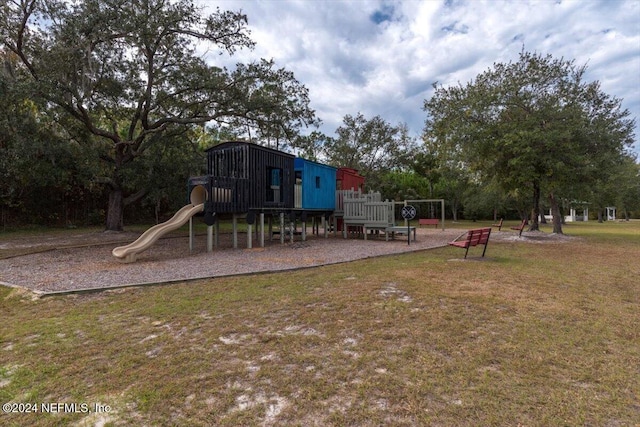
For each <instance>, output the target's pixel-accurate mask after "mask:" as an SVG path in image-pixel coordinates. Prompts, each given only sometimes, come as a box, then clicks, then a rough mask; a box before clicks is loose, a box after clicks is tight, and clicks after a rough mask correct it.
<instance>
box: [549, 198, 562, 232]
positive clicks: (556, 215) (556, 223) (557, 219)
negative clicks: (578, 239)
mask: <svg viewBox="0 0 640 427" xmlns="http://www.w3.org/2000/svg"><path fill="white" fill-rule="evenodd" d="M549 202H551V215H552V216H553V232H554V233H555V234H564V233H563V232H562V214H561V213H560V205H559V204H558V200H557V199H556V197H555V196H554V194H553V193H550V194H549Z"/></svg>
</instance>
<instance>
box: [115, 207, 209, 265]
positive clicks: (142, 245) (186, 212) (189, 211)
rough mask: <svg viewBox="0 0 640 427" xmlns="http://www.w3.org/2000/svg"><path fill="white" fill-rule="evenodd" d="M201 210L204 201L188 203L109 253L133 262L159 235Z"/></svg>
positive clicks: (179, 225) (174, 228) (183, 222)
mask: <svg viewBox="0 0 640 427" xmlns="http://www.w3.org/2000/svg"><path fill="white" fill-rule="evenodd" d="M203 210H204V203H200V204H199V205H195V206H194V205H192V204H188V205H186V206H184V207H183V208H181V209H180V210H179V211H178V212H176V214H175V215H174V216H173V217H171V219H170V220H168V221H166V222H163V223H161V224H157V225H154V226H153V227H151V228H150V229H148V230H147V231H145V232H144V233H142V235H141V236H140V237H138V238H137V239H136V241H135V242H133V243H130V244H128V245H126V246H119V247H117V248H115V249H113V250H112V251H111V254H113V256H114V257H116V258H119V259H120V260H121V261H124V262H134V261H135V260H136V255H137V254H139V253H140V252H142V251H145V250H147V249H149V247H150V246H151V245H153V244H154V243H155V242H156V240H158V239H159V238H160V236H162V235H164V234H167V233H168V232H170V231H173V230H176V229H178V228H180V227H182V226H183V225H184V224H185V223H186V222H187V221H189V218H191V217H192V216H194V215H195V214H197V213H198V212H202V211H203Z"/></svg>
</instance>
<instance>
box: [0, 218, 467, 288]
mask: <svg viewBox="0 0 640 427" xmlns="http://www.w3.org/2000/svg"><path fill="white" fill-rule="evenodd" d="M460 233H461V231H460V230H445V231H443V230H436V229H433V228H431V229H426V228H423V229H418V236H417V241H416V242H411V245H407V240H406V237H404V236H400V237H398V238H396V240H393V241H388V242H387V241H385V240H384V238H379V239H369V240H367V241H364V240H363V239H355V238H350V239H343V238H341V237H333V236H330V237H329V238H326V239H325V238H323V237H318V236H307V240H306V241H304V242H302V241H299V240H296V241H295V242H293V243H285V244H284V245H281V244H280V242H279V241H273V242H267V246H266V247H265V248H254V249H235V250H234V249H231V242H230V236H229V235H221V236H220V248H219V249H215V250H214V251H213V252H212V253H207V251H206V236H196V238H195V248H194V251H193V253H191V254H189V244H188V239H187V238H186V237H172V238H166V239H161V240H159V241H158V242H157V243H156V244H155V245H154V246H152V247H151V248H150V249H149V250H147V251H145V252H143V253H142V254H140V255H139V257H138V261H136V262H135V263H131V264H123V263H121V262H119V261H118V260H117V259H115V258H114V257H113V256H112V255H111V250H112V249H113V248H114V247H116V246H120V245H121V243H117V242H115V239H120V241H121V239H122V237H123V236H122V235H120V236H117V235H115V236H114V235H111V236H109V235H101V236H100V238H99V239H98V240H101V244H100V245H97V246H84V247H62V248H58V249H54V250H50V251H45V252H40V253H36V254H31V255H24V256H19V257H14V258H8V259H4V260H0V283H2V284H5V285H9V286H20V287H24V288H28V289H30V290H32V291H35V292H38V293H53V292H61V291H73V290H81V289H107V288H114V287H121V286H127V285H136V284H144V283H162V282H171V281H179V280H185V279H197V278H209V277H220V276H227V275H234V274H247V273H255V272H265V271H280V270H287V269H297V268H303V267H311V266H319V265H325V264H334V263H340V262H346V261H353V260H358V259H363V258H369V257H375V256H381V255H388V254H394V253H401V252H408V251H416V250H423V249H428V248H434V247H440V246H445V245H446V244H447V243H448V242H449V241H451V240H453V239H454V238H455V237H457V236H458V235H460ZM96 236H97V233H96V234H95V235H94V236H93V237H94V238H95V237H96ZM128 237H132V239H131V240H129V241H133V239H135V235H132V236H128ZM296 238H297V239H299V237H298V236H297V237H296ZM87 240H88V241H90V242H91V243H96V242H93V241H92V240H95V239H86V238H85V239H83V237H82V236H74V238H73V239H72V241H67V242H66V245H69V244H82V243H83V242H84V241H87ZM105 240H107V241H109V243H106V242H104V241H105ZM239 242H240V245H241V247H242V245H244V246H246V235H245V234H240V236H239ZM39 243H41V242H39ZM85 243H86V242H85ZM7 244H10V243H4V244H3V246H6V245H7ZM21 244H22V245H28V244H29V242H24V241H22V243H21ZM255 244H256V243H255V241H254V245H255Z"/></svg>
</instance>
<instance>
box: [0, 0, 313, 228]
mask: <svg viewBox="0 0 640 427" xmlns="http://www.w3.org/2000/svg"><path fill="white" fill-rule="evenodd" d="M0 43H1V45H2V47H3V49H4V50H5V53H7V52H10V53H11V54H12V55H13V57H14V58H16V61H14V62H10V63H9V65H10V70H9V73H8V74H9V75H10V76H11V79H10V84H12V85H14V86H15V87H20V88H24V89H25V90H26V91H28V93H29V96H31V97H33V98H34V99H40V100H42V102H43V105H45V107H46V108H45V110H44V111H46V113H47V114H49V115H51V117H53V118H55V119H56V120H57V121H58V122H59V123H67V124H68V123H69V118H71V119H72V121H73V122H75V123H74V126H77V125H78V124H80V125H81V126H82V127H84V128H85V129H86V130H87V131H88V132H89V134H90V135H91V136H92V137H93V138H95V139H97V140H99V141H102V144H101V147H102V148H101V149H100V150H99V153H98V154H99V156H100V158H101V159H102V160H103V161H105V162H107V164H108V165H109V166H108V171H109V174H108V175H106V176H104V177H102V182H104V183H106V184H108V186H109V188H110V197H109V209H108V214H107V224H106V226H107V229H111V230H119V229H121V228H122V213H123V208H124V204H125V200H128V201H130V202H131V201H133V200H135V197H134V198H131V197H130V198H129V199H125V197H124V196H125V193H129V195H142V194H145V193H146V192H147V191H148V188H146V189H145V188H142V189H140V188H133V186H132V185H130V183H129V182H126V180H125V178H124V175H125V174H124V173H123V169H124V167H125V165H127V164H129V163H131V162H133V161H134V160H135V159H136V158H139V157H141V156H142V155H143V154H144V153H145V152H146V151H147V149H148V148H149V147H150V146H153V145H155V144H157V143H158V142H159V141H160V140H162V139H163V138H164V137H165V135H167V134H168V133H171V132H175V131H176V128H181V127H188V126H193V125H202V124H204V123H207V122H211V121H213V122H217V123H229V124H230V125H232V126H236V127H238V126H242V127H243V128H244V129H246V131H247V133H250V132H252V130H253V132H254V133H257V134H259V136H261V137H262V138H266V139H269V140H276V141H286V140H288V139H293V138H294V137H295V136H296V135H297V133H298V130H299V128H300V127H302V126H305V125H307V124H312V123H314V122H315V121H316V118H315V113H314V111H313V110H312V109H311V108H309V98H308V91H307V89H306V88H305V87H304V86H303V85H302V84H300V83H299V82H298V81H297V80H296V79H295V77H294V75H293V74H292V73H291V72H290V71H287V70H285V69H282V68H277V67H276V65H275V63H274V62H273V61H270V60H264V59H262V60H258V61H256V62H252V63H249V64H238V65H237V66H236V68H235V69H227V68H224V67H217V66H215V65H210V64H208V63H207V62H205V61H204V60H203V59H202V58H201V56H200V55H199V54H198V48H199V47H201V46H206V47H207V48H208V49H211V48H213V49H217V50H218V51H219V53H220V54H221V55H222V54H227V55H233V53H234V52H235V51H236V50H238V49H242V48H252V47H253V45H254V43H253V41H252V40H251V38H250V34H249V30H248V28H247V17H246V16H245V15H243V14H242V13H240V12H232V11H221V10H219V9H218V10H217V11H216V12H215V13H213V14H211V15H208V16H204V15H203V14H202V10H201V9H199V8H198V7H196V6H195V5H194V3H193V1H191V0H179V1H170V0H85V1H82V2H67V1H64V0H48V1H43V0H11V1H9V2H8V3H6V4H5V5H3V6H0ZM148 185H149V186H152V185H153V183H151V182H150V183H148Z"/></svg>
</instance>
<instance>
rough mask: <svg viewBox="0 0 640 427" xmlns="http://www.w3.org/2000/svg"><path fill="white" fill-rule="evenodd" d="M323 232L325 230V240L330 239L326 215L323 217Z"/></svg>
mask: <svg viewBox="0 0 640 427" xmlns="http://www.w3.org/2000/svg"><path fill="white" fill-rule="evenodd" d="M321 221H322V230H324V238H325V239H328V238H329V233H328V230H327V219H326V218H325V216H324V215H322V220H321Z"/></svg>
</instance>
